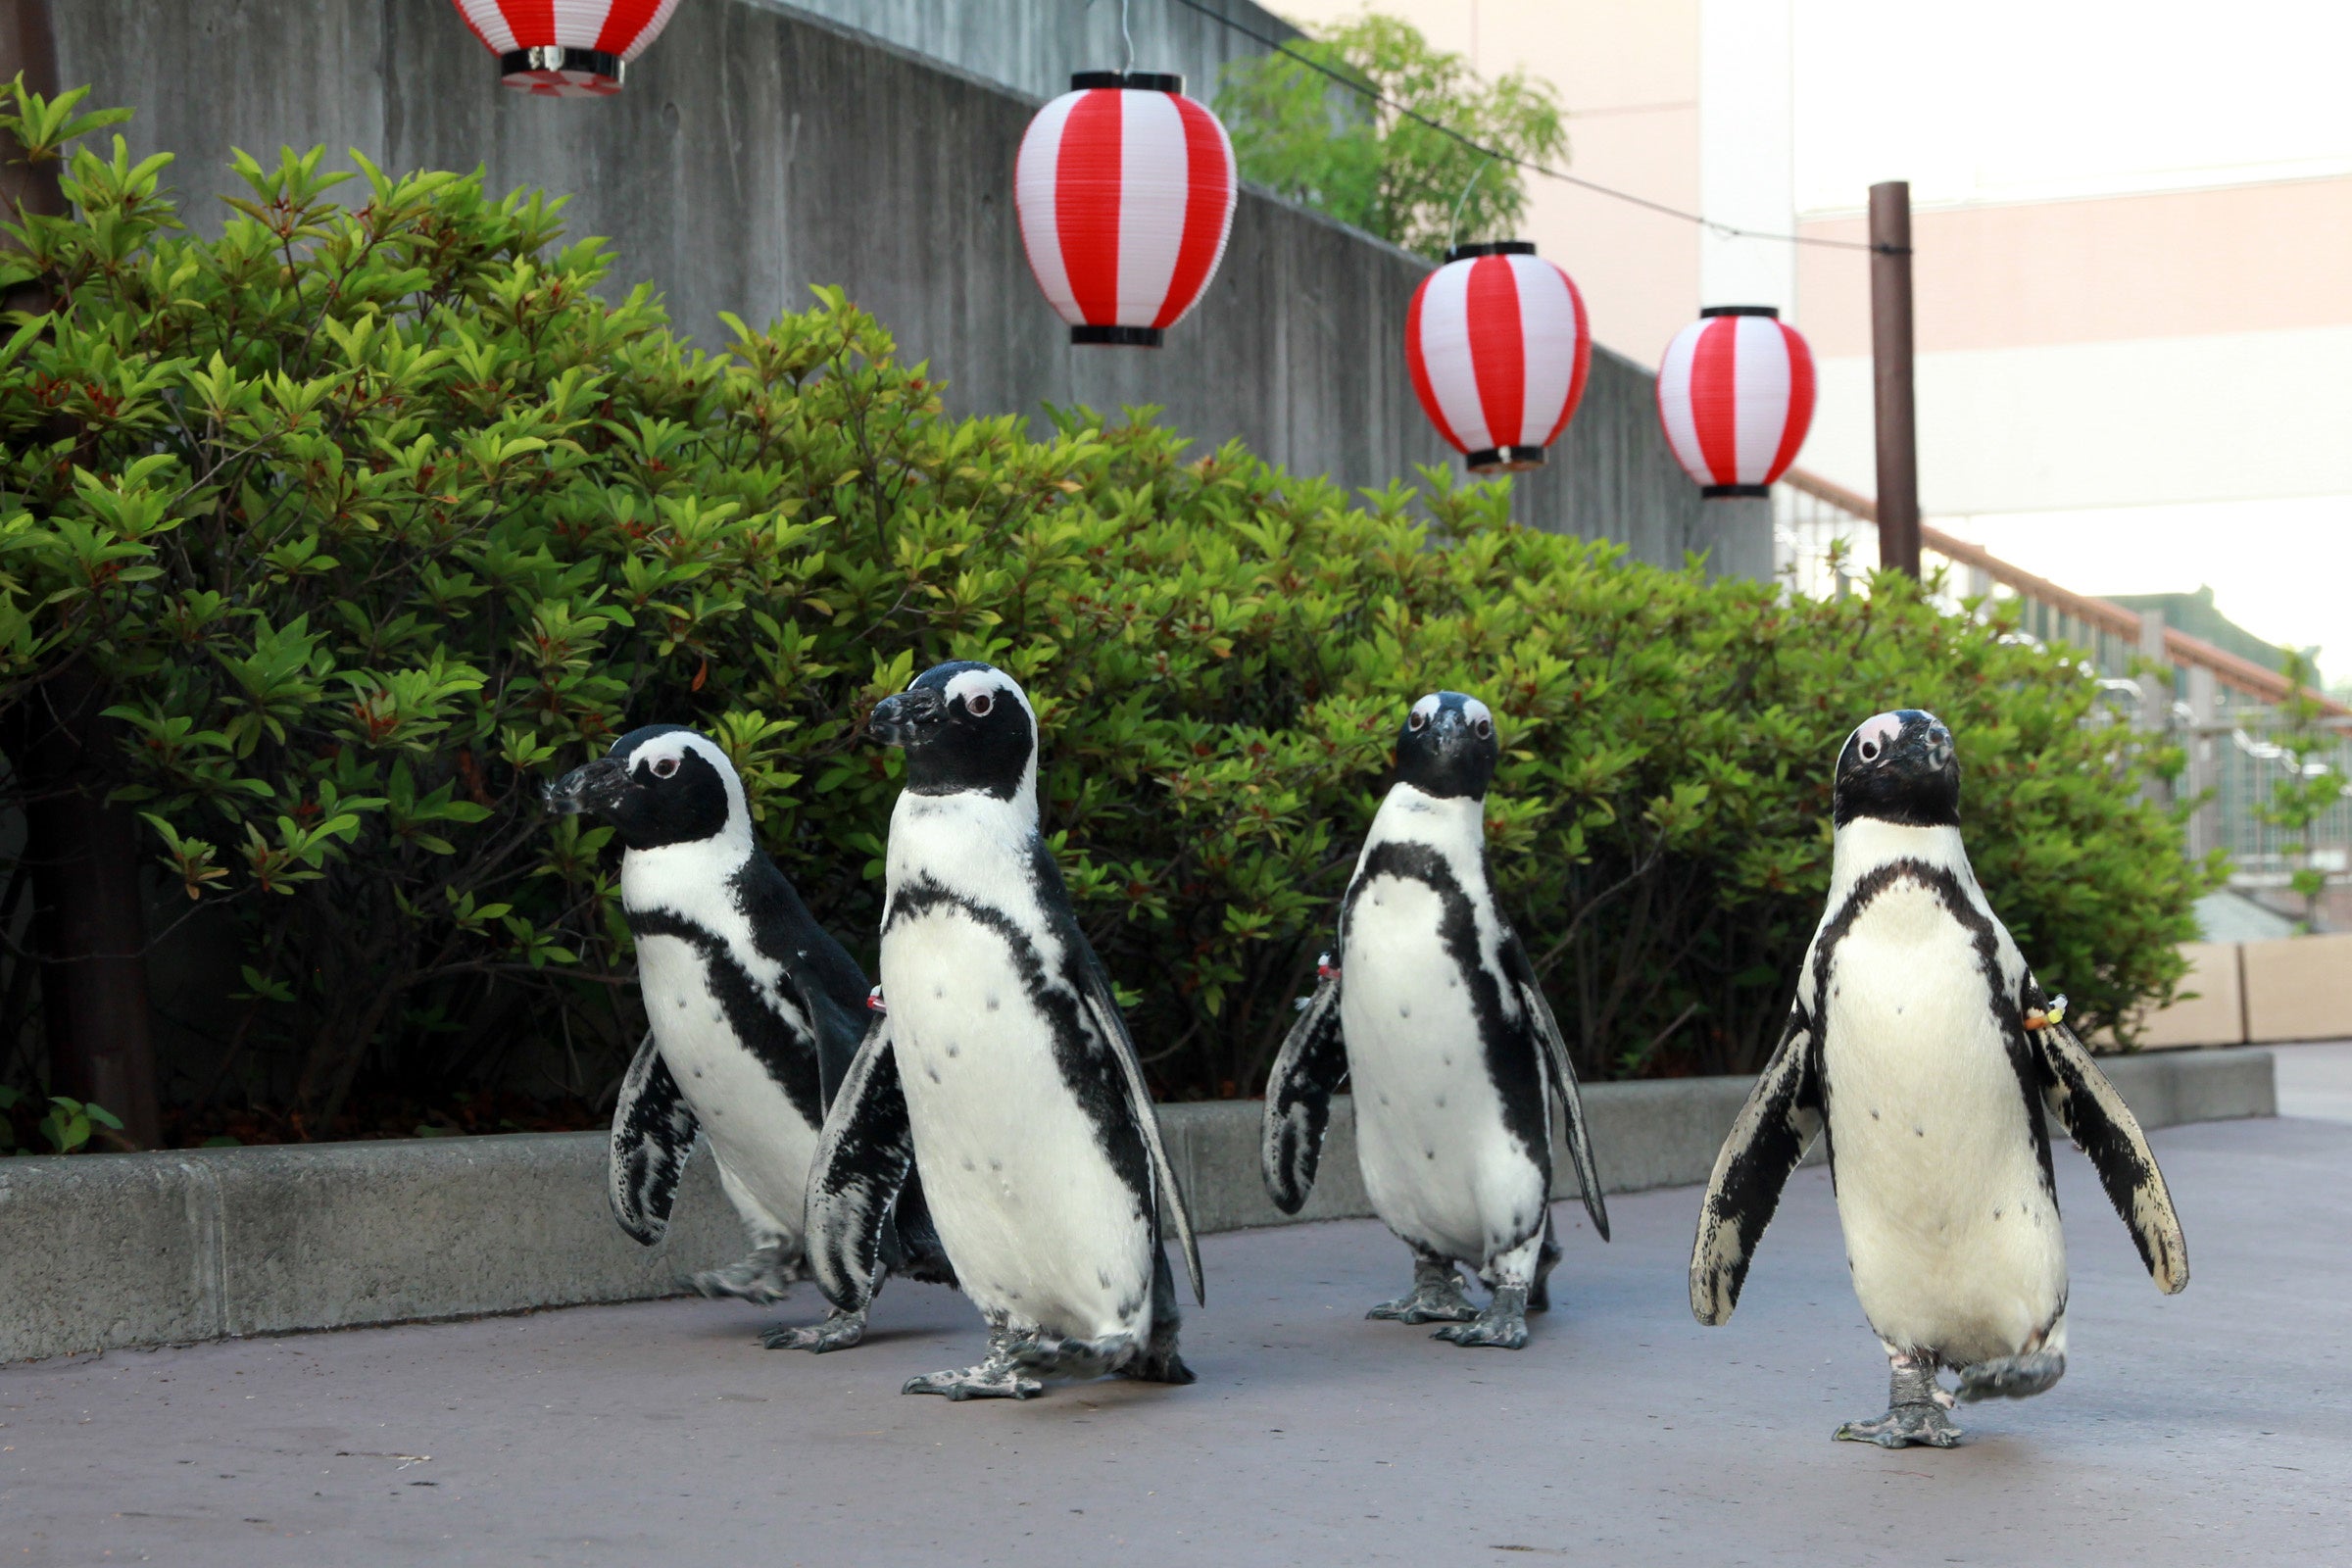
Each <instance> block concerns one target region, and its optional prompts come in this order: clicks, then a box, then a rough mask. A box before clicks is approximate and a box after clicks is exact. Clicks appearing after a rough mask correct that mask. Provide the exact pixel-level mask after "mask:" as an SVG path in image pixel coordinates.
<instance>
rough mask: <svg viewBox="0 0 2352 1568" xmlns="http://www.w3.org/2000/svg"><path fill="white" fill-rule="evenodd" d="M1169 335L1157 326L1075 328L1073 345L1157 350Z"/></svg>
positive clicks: (1071, 335) (1072, 336) (1071, 336)
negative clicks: (1084, 344) (1091, 344)
mask: <svg viewBox="0 0 2352 1568" xmlns="http://www.w3.org/2000/svg"><path fill="white" fill-rule="evenodd" d="M1166 336H1167V334H1166V333H1165V332H1162V331H1161V330H1160V329H1159V328H1158V327H1156V326H1073V327H1071V328H1070V341H1071V342H1072V343H1093V344H1098V345H1106V346H1108V347H1111V348H1120V349H1155V348H1157V347H1159V345H1160V343H1161V341H1162V340H1163V339H1165V338H1166Z"/></svg>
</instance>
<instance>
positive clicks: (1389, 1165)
mask: <svg viewBox="0 0 2352 1568" xmlns="http://www.w3.org/2000/svg"><path fill="white" fill-rule="evenodd" d="M1496 755H1497V746H1496V742H1495V716H1494V714H1493V713H1491V712H1489V711H1488V710H1487V705H1486V704H1484V703H1482V702H1480V701H1479V700H1478V699H1477V698H1475V697H1465V696H1463V695H1462V694H1461V693H1459V692H1433V693H1431V694H1430V695H1429V696H1427V697H1424V698H1422V699H1421V700H1420V701H1419V702H1417V703H1415V704H1414V705H1413V707H1412V711H1410V712H1409V713H1408V714H1407V715H1406V718H1405V721H1404V729H1403V732H1402V733H1401V734H1399V735H1398V736H1397V777H1396V782H1395V783H1394V784H1393V785H1392V786H1391V787H1390V790H1389V793H1388V798H1387V799H1386V800H1384V801H1382V802H1381V806H1380V811H1379V813H1378V814H1377V815H1375V816H1374V817H1373V819H1372V831H1371V833H1370V834H1369V835H1367V836H1366V838H1365V840H1364V849H1363V854H1362V855H1361V856H1360V857H1359V858H1357V860H1356V862H1355V876H1354V878H1353V880H1351V881H1350V882H1349V883H1348V892H1347V895H1346V896H1345V897H1344V898H1343V899H1342V901H1341V904H1340V944H1339V959H1340V961H1339V964H1338V965H1337V966H1336V967H1335V966H1333V965H1332V964H1331V963H1329V962H1328V961H1326V962H1325V963H1324V964H1323V965H1322V979H1321V981H1320V983H1319V984H1317V986H1316V987H1315V994H1314V996H1313V998H1312V999H1311V1000H1310V1001H1309V1002H1308V1003H1307V1005H1306V1010H1305V1011H1304V1013H1302V1014H1301V1015H1300V1017H1299V1022H1298V1023H1297V1024H1296V1025H1295V1026H1293V1028H1292V1030H1291V1033H1290V1035H1289V1037H1288V1038H1287V1039H1286V1040H1284V1042H1283V1045H1282V1052H1281V1054H1279V1055H1278V1056H1277V1057H1276V1058H1275V1062H1274V1068H1273V1073H1272V1076H1271V1077H1270V1079H1269V1080H1268V1082H1267V1085H1266V1114H1265V1141H1264V1146H1263V1149H1262V1151H1261V1158H1262V1163H1263V1167H1264V1172H1265V1179H1266V1189H1267V1191H1268V1192H1269V1193H1271V1194H1272V1195H1273V1198H1274V1201H1275V1204H1276V1205H1277V1206H1278V1207H1280V1208H1281V1209H1282V1211H1283V1212H1284V1213H1286V1214H1295V1213H1297V1212H1298V1211H1299V1206H1300V1205H1301V1204H1303V1203H1304V1202H1305V1201H1306V1197H1307V1191H1308V1189H1309V1188H1311V1187H1312V1186H1313V1185H1314V1179H1315V1167H1316V1164H1317V1163H1318V1161H1319V1160H1320V1159H1321V1157H1322V1148H1323V1133H1324V1129H1325V1126H1326V1124H1327V1123H1328V1121H1329V1119H1330V1115H1331V1096H1332V1093H1333V1092H1334V1091H1335V1090H1336V1089H1337V1088H1338V1087H1339V1084H1340V1081H1341V1079H1342V1078H1343V1077H1345V1078H1348V1079H1349V1080H1351V1081H1352V1083H1353V1087H1354V1093H1355V1148H1356V1159H1357V1162H1358V1163H1359V1164H1360V1165H1361V1167H1362V1169H1363V1175H1364V1191H1365V1192H1366V1193H1367V1194H1368V1195H1369V1196H1370V1197H1371V1200H1372V1207H1373V1210H1374V1211H1375V1212H1376V1213H1378V1214H1379V1215H1380V1217H1381V1219H1382V1220H1383V1221H1385V1222H1386V1223H1387V1225H1388V1227H1389V1229H1390V1230H1392V1231H1394V1232H1396V1233H1397V1238H1398V1239H1399V1240H1401V1241H1402V1242H1403V1243H1404V1245H1405V1246H1407V1247H1409V1248H1411V1249H1412V1250H1413V1289H1412V1291H1411V1292H1410V1293H1409V1294H1407V1295H1405V1296H1402V1297H1399V1298H1398V1299H1396V1300H1394V1301H1384V1302H1382V1303H1381V1304H1380V1305H1378V1306H1375V1307H1374V1308H1372V1310H1371V1311H1370V1312H1369V1313H1367V1314H1366V1315H1367V1316H1369V1317H1376V1318H1394V1319H1396V1320H1397V1321H1399V1322H1404V1323H1433V1322H1436V1323H1445V1324H1446V1327H1445V1328H1442V1329H1439V1330H1438V1331H1437V1338H1439V1339H1441V1340H1450V1341H1451V1342H1453V1343H1454V1344H1456V1345H1465V1346H1495V1347H1498V1348H1503V1349H1512V1350H1515V1349H1518V1348H1520V1347H1521V1346H1523V1345H1525V1344H1526V1343H1527V1314H1528V1312H1530V1311H1538V1312H1541V1311H1543V1310H1544V1309H1545V1308H1546V1307H1548V1306H1549V1305H1550V1300H1549V1299H1548V1295H1547V1291H1546V1284H1545V1282H1546V1278H1547V1276H1548V1275H1549V1274H1550V1273H1551V1269H1552V1265H1553V1264H1555V1263H1557V1262H1558V1261H1559V1256H1560V1250H1559V1248H1558V1246H1557V1245H1556V1244H1555V1243H1554V1242H1553V1240H1552V1234H1551V1209H1550V1198H1551V1164H1552V1147H1551V1103H1552V1101H1553V1100H1554V1099H1555V1098H1556V1099H1557V1100H1558V1101H1559V1102H1560V1103H1561V1105H1562V1106H1563V1107H1564V1108H1565V1110H1566V1112H1567V1128H1568V1153H1569V1157H1570V1159H1571V1160H1573V1161H1574V1163H1575V1165H1576V1172H1577V1183H1578V1185H1579V1186H1580V1187H1581V1188H1582V1189H1583V1192H1584V1200H1585V1211H1586V1212H1587V1213H1588V1214H1590V1215H1591V1216H1592V1218H1593V1229H1594V1230H1596V1231H1598V1232H1599V1233H1600V1237H1601V1240H1603V1241H1606V1240H1608V1236H1609V1214H1608V1209H1607V1207H1606V1206H1605V1205H1604V1204H1603V1202H1602V1201H1601V1196H1600V1177H1599V1173H1598V1172H1597V1171H1596V1170H1595V1169H1594V1166H1593V1148H1592V1141H1591V1139H1590V1138H1589V1137H1588V1136H1587V1133H1586V1130H1585V1110H1584V1104H1583V1102H1582V1100H1581V1098H1580V1097H1579V1095H1578V1093H1577V1085H1576V1070H1575V1068H1574V1067H1573V1066H1572V1065H1571V1064H1570V1062H1569V1059H1568V1045H1567V1042H1566V1041H1565V1040H1564V1039H1563V1038H1562V1037H1561V1035H1560V1026H1559V1024H1558V1022H1557V1021H1556V1020H1554V1019H1553V1017H1552V1014H1551V1007H1550V1005H1549V1004H1548V1003H1546V1002H1545V1001H1544V988H1543V986H1542V985H1540V984H1539V983H1538V982H1537V979H1536V971H1535V966H1534V965H1533V964H1532V963H1530V962H1529V961H1528V956H1527V950H1526V949H1525V948H1523V947H1521V946H1520V943H1519V938H1518V935H1517V934H1516V933H1515V932H1513V931H1512V929H1511V926H1510V922H1509V921H1507V920H1505V919H1504V918H1503V917H1502V911H1501V910H1500V909H1499V908H1498V907H1496V906H1495V890H1494V888H1493V886H1492V885H1491V884H1490V883H1489V881H1488V879H1487V844H1486V814H1487V813H1486V801H1487V786H1488V784H1489V783H1490V782H1491V781H1492V780H1493V778H1494V776H1495V758H1496ZM1343 977H1345V982H1344V983H1343ZM1457 1259H1458V1260H1460V1261H1462V1262H1465V1263H1467V1264H1469V1265H1470V1267H1471V1268H1472V1270H1473V1271H1475V1272H1476V1273H1477V1275H1478V1277H1479V1278H1480V1279H1481V1280H1482V1281H1484V1282H1485V1283H1486V1285H1487V1286H1488V1287H1489V1289H1490V1290H1491V1291H1492V1292H1493V1293H1494V1294H1493V1296H1492V1298H1491V1299H1490V1300H1489V1301H1488V1303H1487V1308H1486V1310H1485V1311H1483V1312H1481V1311H1479V1310H1478V1309H1477V1308H1476V1307H1474V1306H1473V1305H1471V1303H1470V1300H1469V1299H1468V1298H1467V1297H1466V1296H1464V1295H1463V1293H1462V1280H1461V1276H1460V1275H1458V1274H1456V1273H1455V1272H1454V1267H1453V1265H1454V1262H1455V1260H1457Z"/></svg>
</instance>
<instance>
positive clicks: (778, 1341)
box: [760, 1310, 865, 1355]
mask: <svg viewBox="0 0 2352 1568" xmlns="http://www.w3.org/2000/svg"><path fill="white" fill-rule="evenodd" d="M864 1338H865V1314H864V1313H863V1312H843V1311H839V1310H836V1311H834V1312H832V1313H829V1314H828V1315H827V1316H826V1318H825V1320H824V1321H823V1322H822V1323H811V1324H809V1325H807V1326H806V1327H796V1326H795V1325H793V1324H790V1323H778V1324H775V1325H774V1326H772V1327H769V1328H764V1329H761V1330H760V1344H761V1345H764V1346H766V1347H767V1348H769V1349H771V1350H807V1351H809V1353H810V1354H812V1355H822V1354H824V1353H825V1352H826V1351H827V1350H846V1349H848V1348H850V1347H851V1346H853V1345H856V1344H857V1343H858V1341H860V1340H862V1339H864Z"/></svg>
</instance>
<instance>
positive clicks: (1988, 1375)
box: [1960, 1350, 2066, 1404]
mask: <svg viewBox="0 0 2352 1568" xmlns="http://www.w3.org/2000/svg"><path fill="white" fill-rule="evenodd" d="M2064 1376H2066V1356H2065V1355H2064V1354H2063V1353H2062V1352H2060V1351H2057V1350H2028V1351H2026V1352H2025V1353H2024V1354H2022V1355H2004V1356H1998V1357H1995V1358H1994V1359H1992V1360H1990V1361H1979V1362H1978V1363H1977V1364H1976V1365H1974V1366H1964V1367H1962V1368H1961V1369H1960V1397H1961V1398H1963V1399H1966V1400H1968V1401H1969V1402H1970V1403H1972V1404H1973V1403H1975V1402H1976V1401H1977V1400H1979V1399H2027V1398H2031V1397H2034V1395H2036V1394H2039V1393H2041V1392H2042V1391H2043V1390H2045V1389H2047V1388H2048V1387H2049V1386H2050V1385H2051V1384H2053V1383H2055V1382H2057V1381H2058V1380H2059V1379H2060V1378H2062V1377H2064Z"/></svg>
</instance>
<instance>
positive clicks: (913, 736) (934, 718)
mask: <svg viewBox="0 0 2352 1568" xmlns="http://www.w3.org/2000/svg"><path fill="white" fill-rule="evenodd" d="M947 718H948V705H947V702H946V701H945V700H944V699H943V698H941V696H940V695H939V693H937V692H935V691H932V690H931V689H930V688H929V687H925V686H917V687H915V688H914V689H913V690H911V691H904V692H901V693H899V694H898V695H897V696H896V697H885V698H883V699H882V701H880V702H878V703H876V704H875V705H874V711H872V712H871V713H868V714H867V715H866V718H865V727H866V729H867V730H868V731H869V732H870V733H871V734H872V735H873V737H874V739H876V740H878V741H880V742H881V743H882V744H883V745H885V746H919V745H921V744H922V743H923V742H924V741H926V740H929V739H930V738H931V736H932V735H933V734H934V733H936V732H937V731H938V729H939V727H940V725H942V724H944V723H946V722H947Z"/></svg>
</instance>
